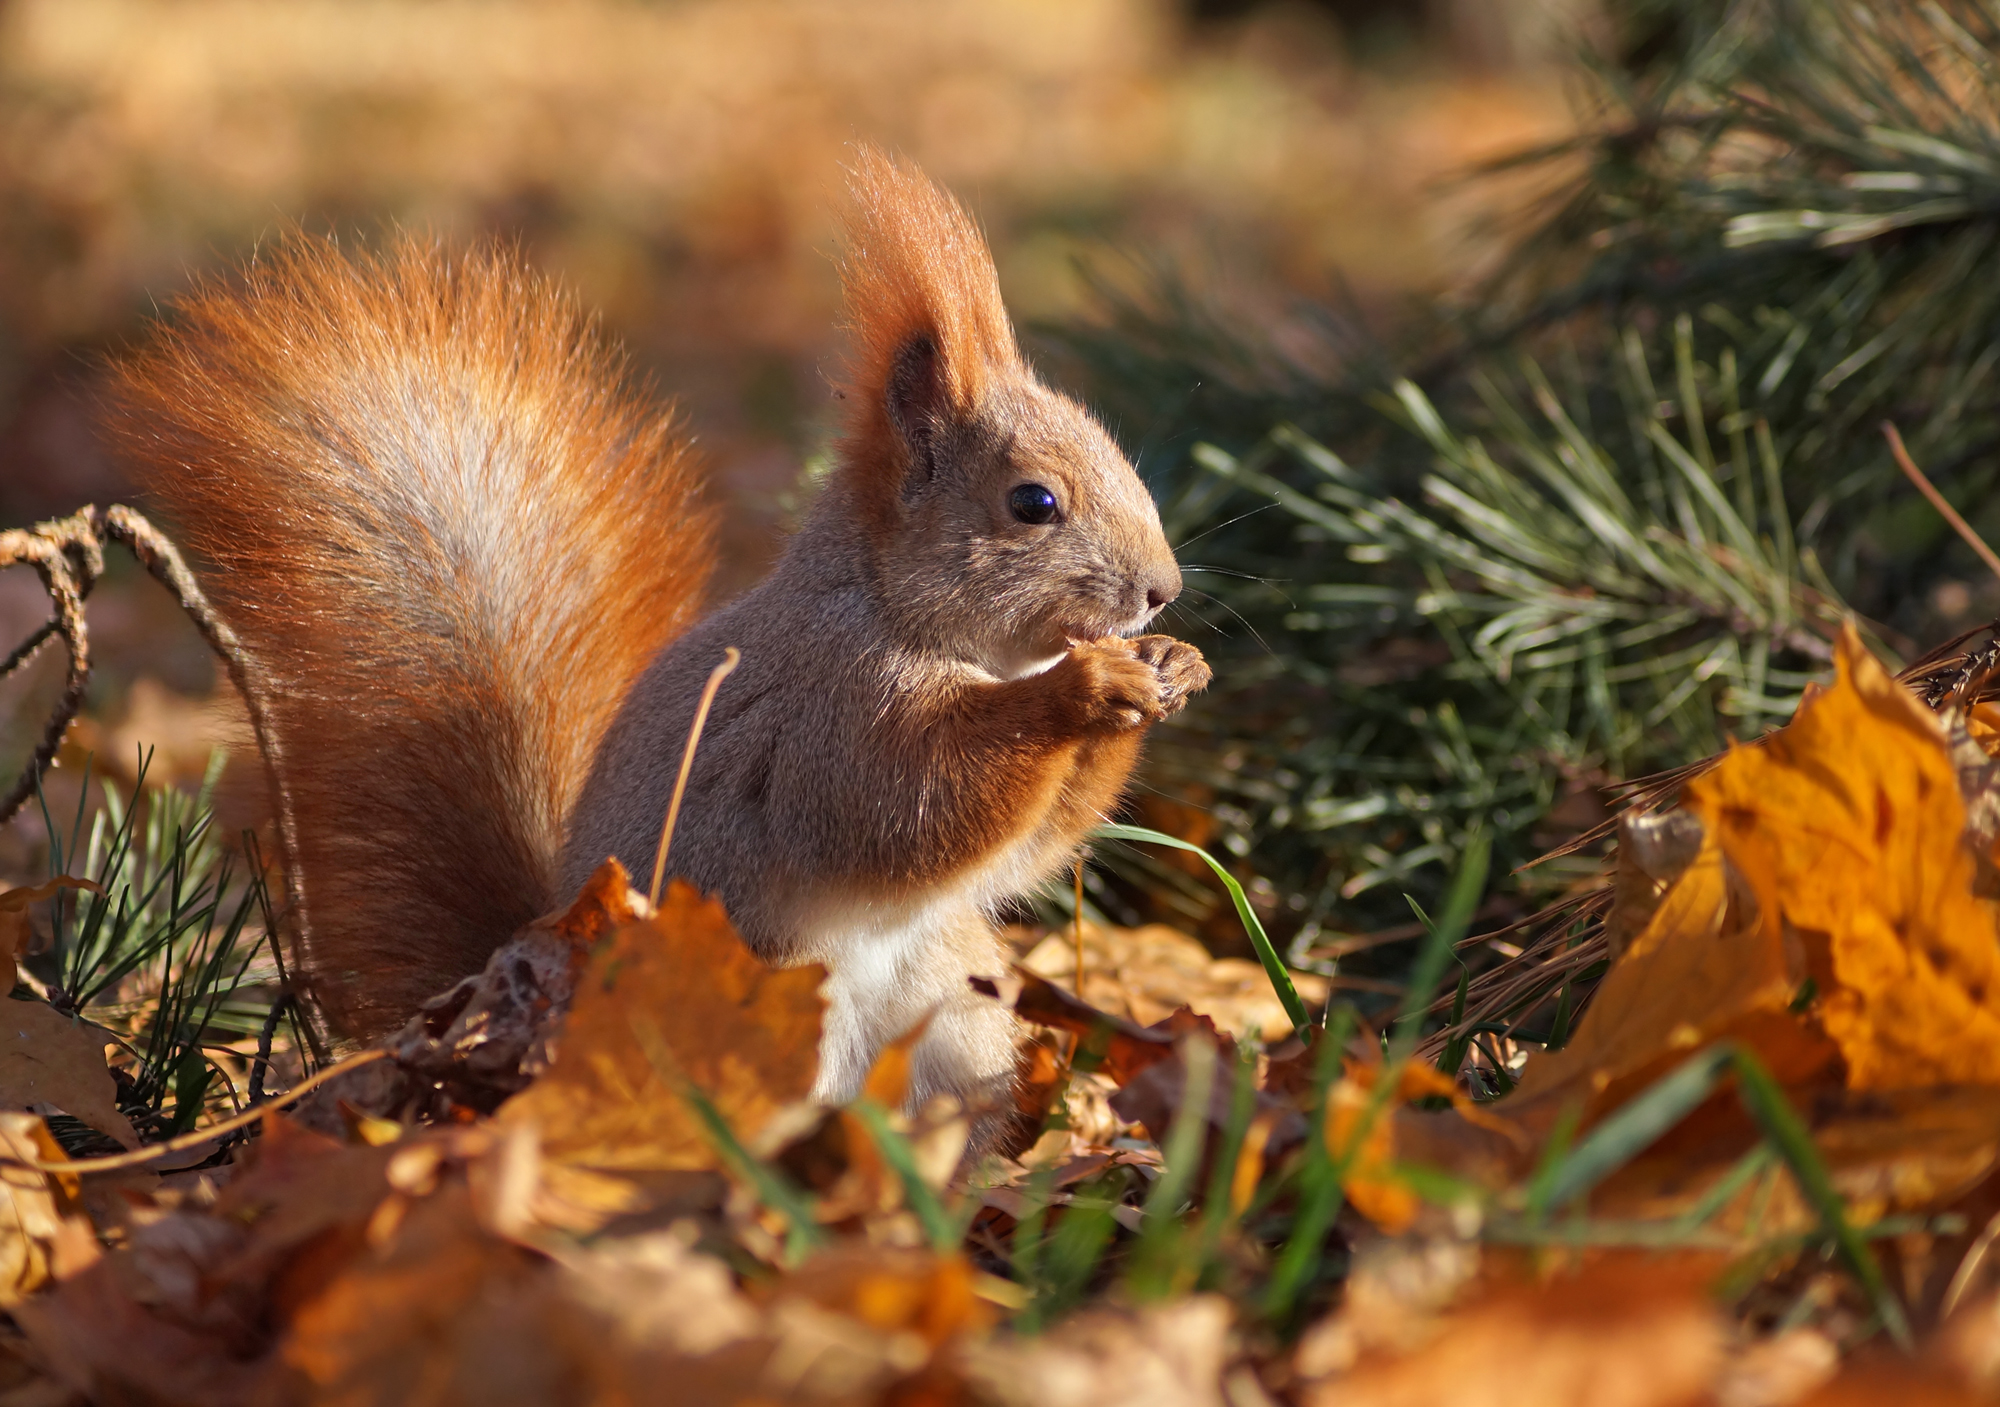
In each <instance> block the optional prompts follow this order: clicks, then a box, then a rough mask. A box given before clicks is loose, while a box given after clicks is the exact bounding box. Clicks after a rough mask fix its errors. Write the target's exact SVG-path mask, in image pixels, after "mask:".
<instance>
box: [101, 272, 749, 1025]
mask: <svg viewBox="0 0 2000 1407" xmlns="http://www.w3.org/2000/svg"><path fill="white" fill-rule="evenodd" d="M115 384H116V394H115V397H114V403H113V410H112V416H111V420H112V429H113V433H114V436H115V439H116V441H117V442H118V443H119V444H120V445H121V446H122V447H123V448H124V450H125V451H126V452H127V453H128V455H129V456H130V458H131V459H132V460H134V461H135V462H136V463H135V468H136V471H137V477H138V479H139V482H140V484H141V485H142V487H144V488H145V489H148V490H150V491H151V492H152V494H153V495H155V496H156V498H157V499H158V500H159V501H161V502H162V503H163V504H164V505H165V506H166V507H167V508H168V509H169V510H170V512H171V513H172V515H173V517H174V518H175V519H176V520H177V521H178V524H179V526H180V528H181V530H182V531H183V532H184V533H185V534H186V537H187V540H188V541H189V543H190V544H191V545H192V546H193V547H194V548H195V549H196V550H197V551H198V552H199V553H200V555H201V556H202V557H204V558H205V559H206V562H207V570H206V572H205V573H204V574H203V575H204V580H205V583H206V584H207V585H208V587H209V588H210V590H211V591H212V593H213V594H214V596H215V598H216V602H217V605H218V607H219V608H220V609H221V610H222V612H223V613H224V615H225V616H226V617H227V619H228V620H229V622H230V623H231V625H233V626H234V627H235V629H236V631H237V632H238V634H239V635H240V636H241V637H242V640H243V642H244V645H245V647H246V649H247V651H248V653H249V655H250V663H251V665H252V668H253V671H254V672H255V674H257V675H258V676H259V677H260V678H261V679H262V680H263V687H264V688H265V689H266V690H267V691H268V695H269V697H268V700H267V705H268V708H269V712H270V718H271V725H272V732H273V733H274V734H275V739H274V741H275V743H276V747H275V749H274V751H275V752H276V753H277V758H276V759H275V762H276V767H277V772H278V775H279V778H280V784H281V786H282V787H283V789H284V792H285V797H284V801H285V802H286V803H288V805H289V809H290V815H291V817H292V827H293V830H294V835H295V845H296V849H297V868H298V871H299V874H298V879H299V880H300V881H301V884H300V886H299V889H300V893H299V898H300V899H301V900H302V903H303V907H304V910H305V911H304V913H303V914H302V915H301V920H302V922H301V924H300V929H299V931H300V934H301V938H302V942H303V944H304V953H303V959H304V962H305V964H306V967H307V971H308V974H309V976H310V979H311V981H312V985H313V988H314V991H315V992H316V994H317V995H318V997H319V999H320V1001H321V1003H322V1005H323V1006H324V1007H325V1008H326V1010H327V1014H328V1016H329V1017H330V1019H331V1020H332V1021H333V1023H334V1024H335V1026H336V1027H337V1028H339V1029H342V1030H345V1031H348V1032H351V1033H356V1034H367V1033H372V1032H374V1031H378V1030H380V1029H383V1028H386V1027H391V1026H393V1025H395V1024H396V1023H398V1022H400V1021H401V1020H403V1019H404V1018H405V1017H406V1016H407V1015H409V1014H410V1012H411V1011H413V1010H414V1008H415V1006H416V1004H417V1003H418V1002H420V1001H421V1000H422V999H423V998H425V997H427V996H430V995H431V994H433V993H434V992H436V991H437V990H439V989H441V988H442V987H444V986H446V985H448V984H449V983H450V982H451V981H452V980H453V979H455V978H457V977H459V976H462V975H464V974H465V973H468V972H472V971H475V970H477V968H478V967H479V966H480V964H481V963H482V962H483V961H484V960H485V957H486V955H487V954H488V953H489V952H490V951H491V950H492V948H493V947H495V946H496V945H497V944H498V943H500V942H501V941H502V940H504V939H505V938H506V937H507V936H508V935H509V934H510V933H511V932H512V931H513V930H514V929H515V928H516V927H517V926H518V925H519V924H521V923H523V922H525V921H527V920H528V919H530V918H533V917H534V916H535V915H536V914H537V913H538V912H540V911H542V910H543V909H545V908H546V907H548V906H549V905H550V904H551V903H552V902H554V901H555V899H556V898H557V897H558V896H556V895H555V894H554V893H553V892H552V883H553V872H554V866H555V862H556V859H557V857H558V855H559V853H560V848H561V844H562V831H563V828H564V825H565V823H566V821H567V819H568V816H569V813H570V810H571V807H572V805H573V804H574V802H575V799H576V795H577V791H578V789H579V788H580V787H581V785H582V783H583V781H584V779H585V777H586V776H587V775H588V773H589V769H590V765H591V760H592V757H593V754H594V753H595V751H596V748H597V745H598V742H599V739H600V738H601V736H602V735H603V732H604V730H605V728H606V726H607V725H608V724H609V722H610V721H611V718H612V715H613V714H614V712H615V711H616V710H617V708H618V706H619V703H620V701H621V700H622V699H623V698H624V697H625V694H626V692H627V690H628V688H629V686H630V685H631V682H632V680H633V679H634V677H635V676H636V675H637V674H638V673H639V672H640V670H641V669H642V668H643V667H644V666H645V664H646V663H647V662H648V661H649V660H650V659H651V658H652V657H653V655H654V654H655V653H656V652H657V651H658V650H659V649H660V648H662V647H663V646H664V645H665V644H666V643H668V642H669V641H670V640H671V639H672V638H673V637H674V636H675V635H677V634H678V633H679V632H680V631H681V630H682V629H683V628H684V627H685V626H686V625H687V624H688V623H689V622H690V621H691V620H692V619H693V617H694V615H695V613H696V610H697V608H698V606H699V599H698V598H699V595H700V592H701V588H702V584H703V582H704V580H705V578H706V575H707V572H708V569H709V566H710V561H711V552H712V548H711V545H710V524H709V518H708V515H707V513H706V511H705V510H704V509H703V508H702V507H701V506H700V503H699V494H698V491H697V487H696V483H695V475H694V472H693V468H692V466H691V464H690V462H689V453H688V451H687V449H686V446H685V444H684V442H683V440H682V439H681V438H680V437H679V435H678V434H677V433H676V431H675V428H674V426H673V424H672V421H671V417H670V415H669V414H668V413H666V412H665V411H663V410H662V409H661V408H660V407H658V406H657V405H654V404H652V403H650V402H649V401H648V400H647V399H645V398H643V397H642V396H640V395H639V394H637V393H635V392H634V391H633V390H632V389H631V388H630V386H629V384H628V379H627V375H626V368H625V365H624V362H623V360H622V358H621V357H620V356H619V355H618V354H617V353H615V352H614V351H612V350H611V349H609V348H608V347H607V346H606V344H605V343H604V342H603V341H602V340H601V339H600V338H599V336H598V335H597V333H596V331H595V329H594V328H593V327H592V326H591V325H590V323H589V322H588V321H587V320H586V319H585V318H584V317H583V316H582V314H581V313H580V312H579V311H578V309H577V308H576V306H575V305H574V304H573V303H572V302H571V301H570V300H569V299H568V298H567V297H565V296H564V295H563V294H562V293H560V292H559V291H558V290H557V289H555V288H554V287H553V286H552V285H551V284H550V283H549V282H548V281H547V280H545V279H544V278H542V277H541V276H539V275H537V274H536V273H534V272H533V271H532V270H530V269H529V268H528V267H527V266H526V265H525V264H524V263H523V262H522V260H521V259H520V258H519V256H518V255H516V254H513V253H511V252H506V251H500V250H493V249H483V250H480V251H476V252H472V253H450V252H447V251H445V250H444V249H442V248H440V247H439V246H437V245H435V244H431V243H427V242H424V241H421V240H417V239H413V238H403V239H400V240H398V241H396V242H394V243H393V244H392V245H390V246H389V247H388V248H387V249H386V250H384V251H382V252H378V253H372V254H362V255H350V254H345V253H342V252H341V251H340V250H338V249H337V248H335V247H334V246H333V244H332V243H331V242H329V241H325V240H321V239H316V238H310V237H305V236H294V237H292V238H290V239H289V240H287V241H286V242H284V243H283V244H282V245H281V247H279V248H278V249H277V250H276V251H275V252H273V253H268V254H266V255H264V256H262V257H260V258H259V259H258V260H257V261H256V262H255V263H254V264H253V265H252V266H251V268H250V269H249V270H248V271H247V272H246V273H245V274H244V275H243V276H242V277H241V278H240V279H239V280H237V281H235V282H233V283H229V284H221V283H217V284H213V285H209V286H204V287H200V288H198V289H196V290H195V291H194V292H193V293H191V294H190V295H188V296H187V297H185V298H183V299H181V300H180V301H179V302H178V304H177V305H176V306H175V310H174V316H173V318H172V320H171V322H170V323H169V325H168V326H166V327H165V328H163V329H162V330H161V332H160V333H159V335H158V336H157V338H155V339H154V340H153V341H152V342H151V343H150V345H149V346H147V347H146V348H145V349H144V350H142V351H141V352H140V353H139V354H137V355H136V356H134V357H132V358H131V359H129V360H127V361H125V362H124V363H122V364H121V365H120V366H119V367H118V369H117V372H116V383H115ZM661 765H663V766H666V765H671V759H662V763H661Z"/></svg>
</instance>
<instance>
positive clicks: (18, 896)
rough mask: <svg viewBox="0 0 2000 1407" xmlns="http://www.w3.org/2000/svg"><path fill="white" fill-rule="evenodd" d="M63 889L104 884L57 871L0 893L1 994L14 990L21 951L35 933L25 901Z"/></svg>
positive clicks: (92, 889)
mask: <svg viewBox="0 0 2000 1407" xmlns="http://www.w3.org/2000/svg"><path fill="white" fill-rule="evenodd" d="M64 889H81V890H86V891H88V892H89V893H92V894H102V893H103V892H104V886H103V885H101V884H99V883H98V882H97V881H96V880H94V879H77V878H75V877H74V876H72V875H66V874H64V875H57V876H56V877H55V878H54V879H52V880H49V881H48V882H47V883H46V884H37V885H34V886H32V887H31V888H27V889H9V890H6V891H5V892H4V893H0V996H4V995H5V994H6V993H8V992H11V991H13V990H14V984H15V983H16V982H18V981H19V980H20V973H19V971H18V963H19V961H20V958H21V955H22V954H23V953H25V952H27V950H28V943H29V940H30V939H32V938H33V937H34V932H33V929H32V927H31V926H30V924H29V922H28V919H29V914H28V905H30V904H39V903H41V902H42V900H44V899H53V898H55V896H56V895H57V893H59V892H60V891H62V890H64Z"/></svg>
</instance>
